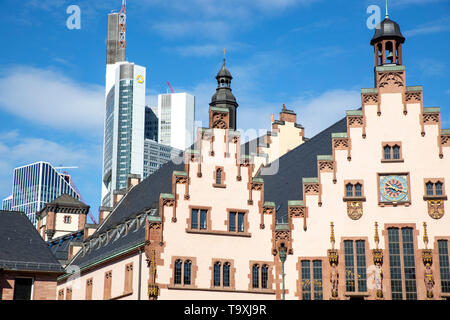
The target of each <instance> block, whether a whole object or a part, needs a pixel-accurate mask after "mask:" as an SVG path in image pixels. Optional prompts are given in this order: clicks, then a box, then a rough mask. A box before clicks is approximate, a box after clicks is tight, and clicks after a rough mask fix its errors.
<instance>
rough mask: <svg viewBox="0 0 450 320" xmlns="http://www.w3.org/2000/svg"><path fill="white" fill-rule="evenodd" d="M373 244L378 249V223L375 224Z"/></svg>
mask: <svg viewBox="0 0 450 320" xmlns="http://www.w3.org/2000/svg"><path fill="white" fill-rule="evenodd" d="M374 240H375V243H376V245H377V249H378V243H379V242H380V237H379V235H378V222H375V236H374Z"/></svg>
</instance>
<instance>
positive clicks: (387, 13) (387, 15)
mask: <svg viewBox="0 0 450 320" xmlns="http://www.w3.org/2000/svg"><path fill="white" fill-rule="evenodd" d="M388 18H389V12H388V1H387V0H386V19H388Z"/></svg>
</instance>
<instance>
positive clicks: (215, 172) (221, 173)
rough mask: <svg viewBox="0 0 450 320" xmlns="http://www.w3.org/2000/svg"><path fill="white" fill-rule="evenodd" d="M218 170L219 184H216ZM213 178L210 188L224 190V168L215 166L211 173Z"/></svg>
mask: <svg viewBox="0 0 450 320" xmlns="http://www.w3.org/2000/svg"><path fill="white" fill-rule="evenodd" d="M219 170H220V181H219V182H220V183H217V182H218V181H217V172H218V171H219ZM213 178H214V182H213V184H212V186H213V187H214V188H226V187H227V185H226V184H225V181H226V173H225V168H224V167H222V166H216V168H215V169H214V172H213Z"/></svg>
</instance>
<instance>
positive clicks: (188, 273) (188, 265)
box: [184, 260, 192, 284]
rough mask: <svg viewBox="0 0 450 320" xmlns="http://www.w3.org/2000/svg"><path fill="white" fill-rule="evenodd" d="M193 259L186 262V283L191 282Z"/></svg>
mask: <svg viewBox="0 0 450 320" xmlns="http://www.w3.org/2000/svg"><path fill="white" fill-rule="evenodd" d="M191 266H192V262H191V260H186V261H185V262H184V284H191Z"/></svg>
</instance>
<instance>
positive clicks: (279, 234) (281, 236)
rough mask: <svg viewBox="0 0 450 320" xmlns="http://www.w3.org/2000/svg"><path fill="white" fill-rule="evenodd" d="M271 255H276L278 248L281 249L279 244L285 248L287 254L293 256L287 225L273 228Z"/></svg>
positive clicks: (289, 231)
mask: <svg viewBox="0 0 450 320" xmlns="http://www.w3.org/2000/svg"><path fill="white" fill-rule="evenodd" d="M272 244H273V247H272V254H273V255H277V253H278V248H280V247H281V244H284V246H285V247H286V248H287V252H288V254H293V250H292V237H291V230H290V228H289V225H281V226H280V225H277V226H275V231H274V232H273V241H272Z"/></svg>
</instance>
